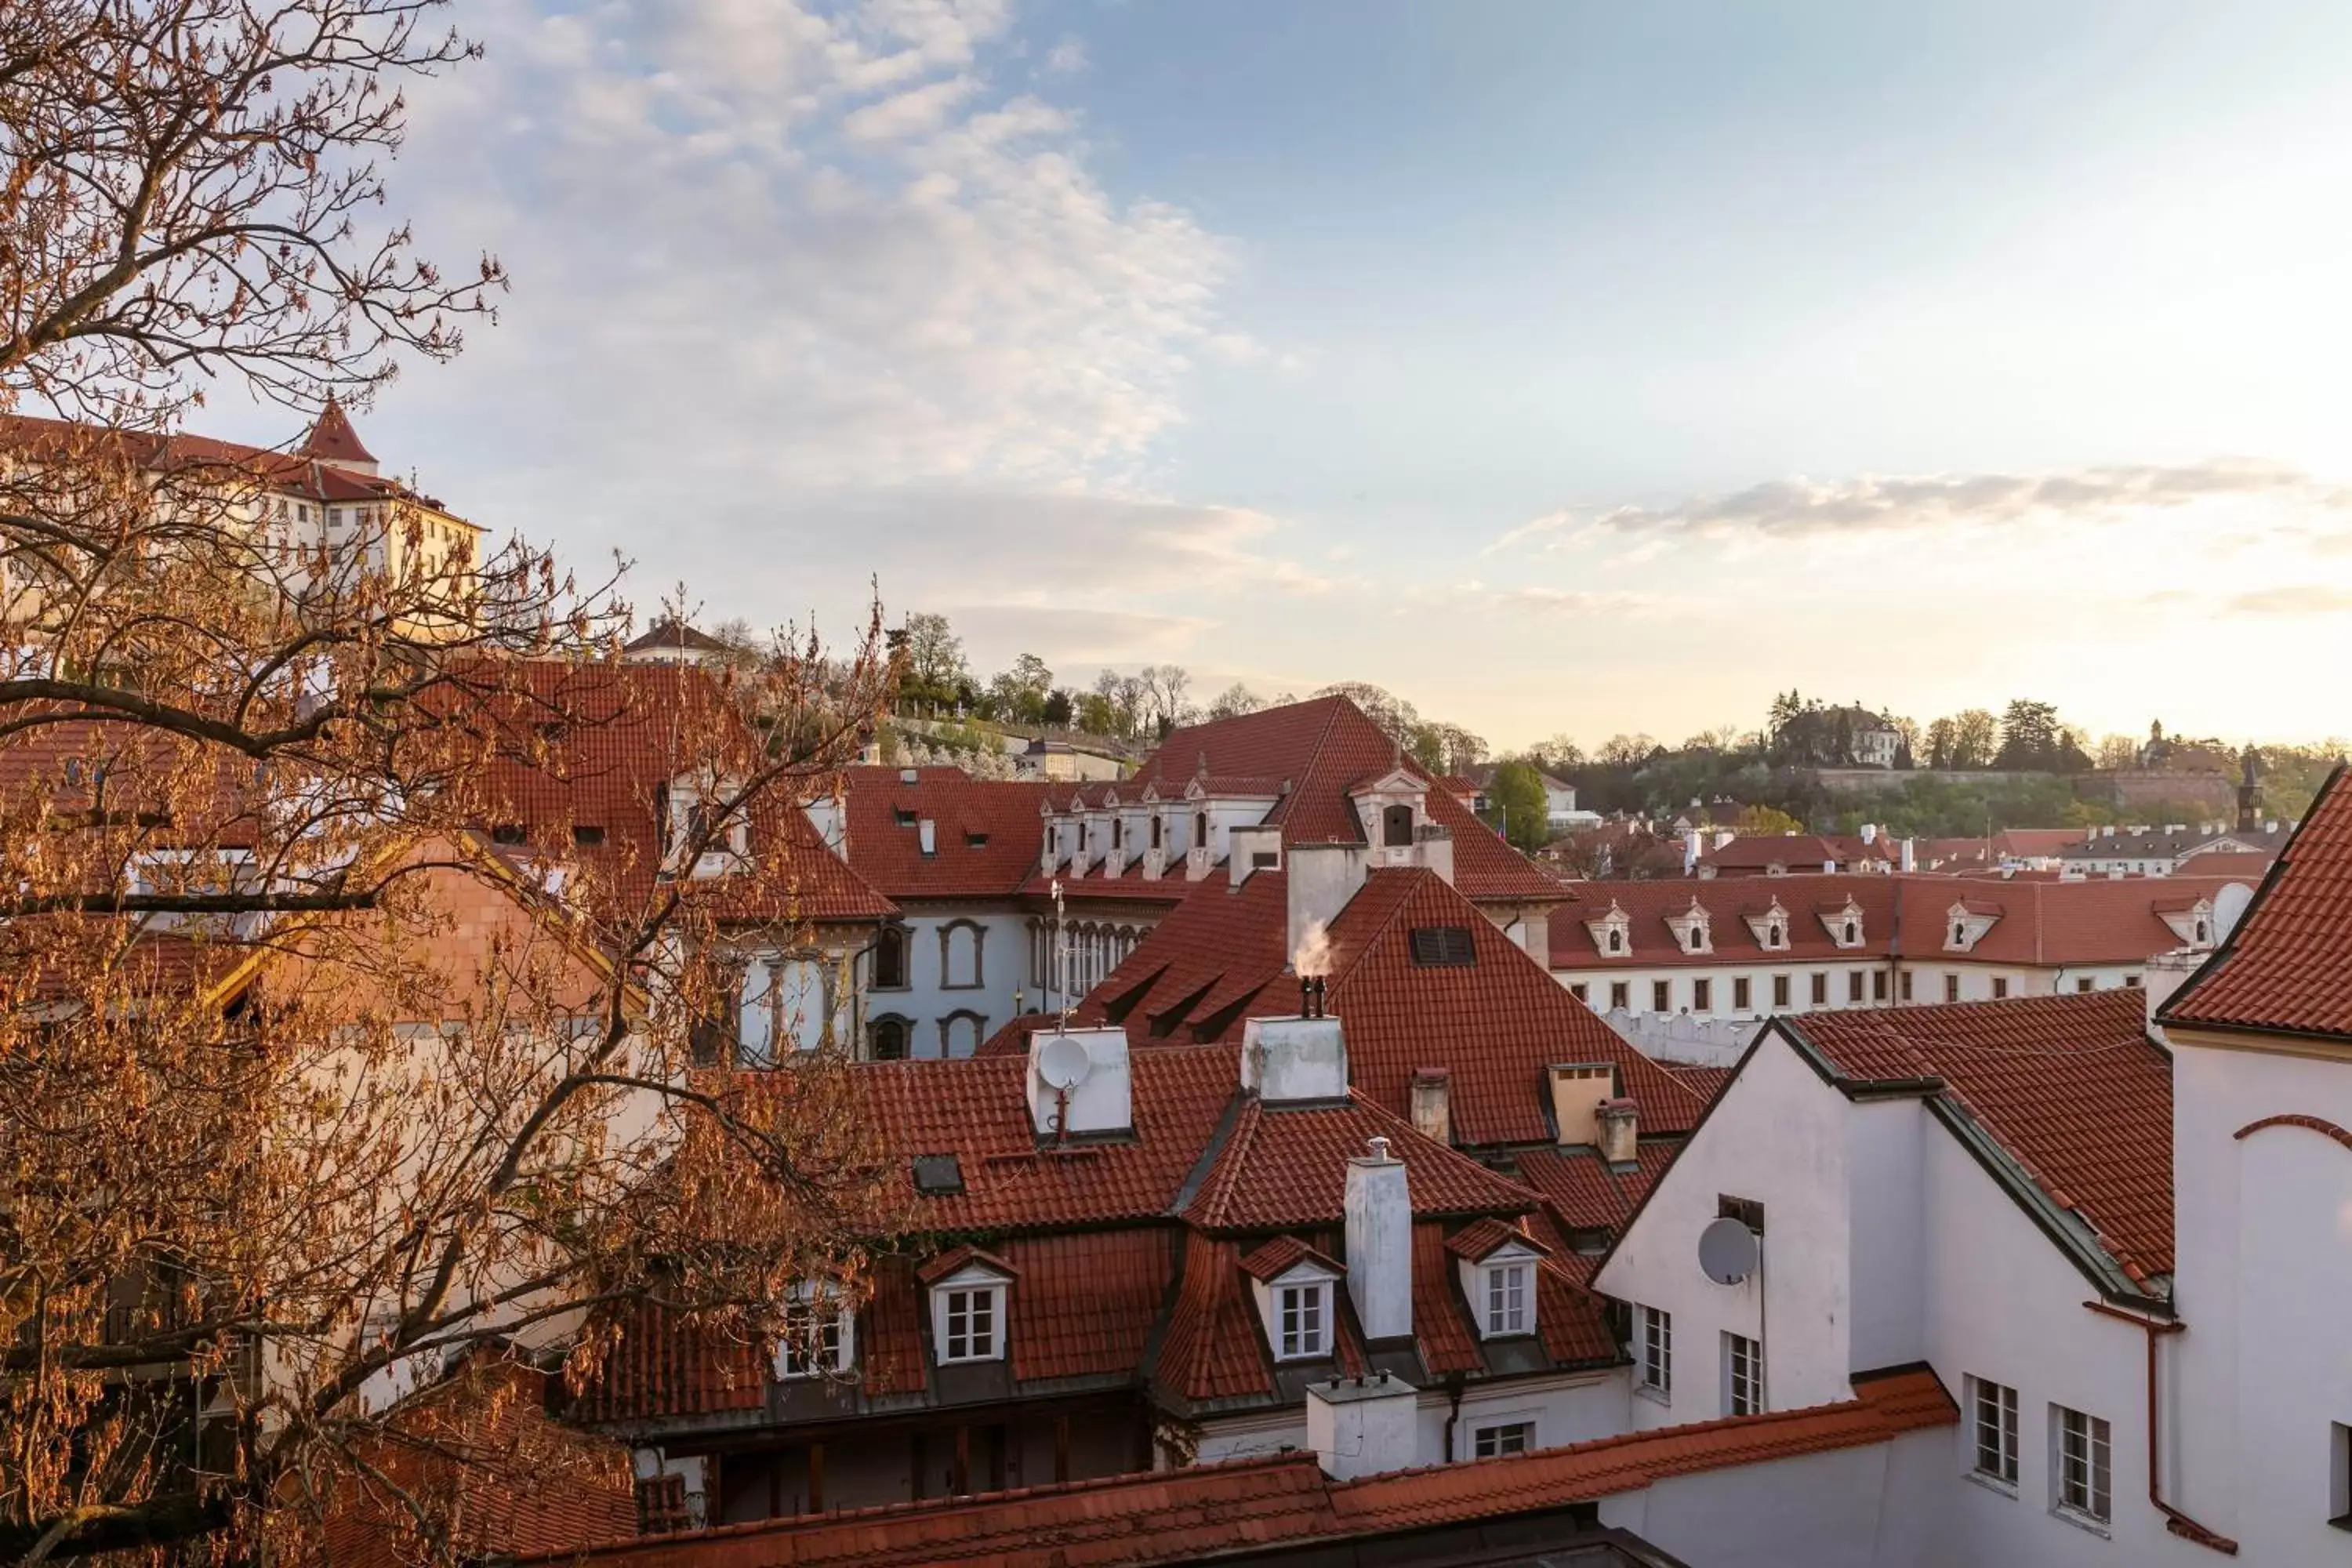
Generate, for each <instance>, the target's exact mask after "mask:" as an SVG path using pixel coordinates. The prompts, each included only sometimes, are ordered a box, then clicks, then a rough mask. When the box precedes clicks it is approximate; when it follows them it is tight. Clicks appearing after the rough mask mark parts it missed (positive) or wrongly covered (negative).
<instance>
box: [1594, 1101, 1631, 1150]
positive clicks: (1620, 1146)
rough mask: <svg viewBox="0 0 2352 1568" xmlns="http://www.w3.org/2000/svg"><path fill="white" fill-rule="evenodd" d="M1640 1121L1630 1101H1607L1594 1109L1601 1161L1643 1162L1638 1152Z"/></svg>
mask: <svg viewBox="0 0 2352 1568" xmlns="http://www.w3.org/2000/svg"><path fill="white" fill-rule="evenodd" d="M1638 1120H1639V1119H1638V1118H1637V1117H1636V1115H1635V1114H1634V1108H1633V1101H1632V1100H1602V1101H1601V1103H1600V1104H1598V1105H1596V1106H1594V1107H1593V1108H1592V1121H1593V1127H1594V1132H1595V1137H1594V1142H1596V1143H1598V1144H1599V1145H1600V1149H1601V1159H1602V1160H1604V1161H1606V1162H1607V1163H1609V1164H1611V1165H1612V1166H1629V1165H1634V1164H1638V1163H1640V1158H1639V1156H1638V1155H1637V1153H1636V1152H1635V1142H1636V1134H1637V1132H1638V1128H1637V1126H1636V1123H1637V1121H1638Z"/></svg>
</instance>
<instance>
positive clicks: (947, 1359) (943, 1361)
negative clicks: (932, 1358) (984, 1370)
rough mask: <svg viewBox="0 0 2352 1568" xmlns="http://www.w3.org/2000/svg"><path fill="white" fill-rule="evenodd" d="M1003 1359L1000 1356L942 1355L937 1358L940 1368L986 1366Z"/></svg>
mask: <svg viewBox="0 0 2352 1568" xmlns="http://www.w3.org/2000/svg"><path fill="white" fill-rule="evenodd" d="M1003 1359H1004V1358H1003V1356H1001V1355H959V1356H944V1355H943V1356H941V1357H940V1358H939V1363H940V1365H941V1366H986V1365H987V1364H988V1363H990V1362H992V1361H1003Z"/></svg>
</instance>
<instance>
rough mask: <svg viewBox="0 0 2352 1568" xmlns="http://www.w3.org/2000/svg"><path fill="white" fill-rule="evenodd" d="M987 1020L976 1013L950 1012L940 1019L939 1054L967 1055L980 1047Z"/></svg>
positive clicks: (949, 1055) (948, 1055) (945, 1055)
mask: <svg viewBox="0 0 2352 1568" xmlns="http://www.w3.org/2000/svg"><path fill="white" fill-rule="evenodd" d="M987 1027H988V1020H987V1019H985V1018H983V1017H982V1016H980V1015H979V1014H977V1013H950V1014H949V1015H948V1016H946V1017H944V1018H941V1019H940V1055H941V1056H943V1057H968V1056H971V1054H972V1053H973V1052H975V1051H977V1050H979V1049H980V1041H981V1037H982V1035H983V1034H984V1033H985V1032H986V1030H987Z"/></svg>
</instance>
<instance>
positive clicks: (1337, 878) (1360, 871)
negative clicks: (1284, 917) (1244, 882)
mask: <svg viewBox="0 0 2352 1568" xmlns="http://www.w3.org/2000/svg"><path fill="white" fill-rule="evenodd" d="M1235 837H1236V841H1238V837H1239V836H1238V835H1236V836H1235ZM1234 858H1235V859H1239V858H1241V854H1240V851H1239V850H1238V849H1237V850H1235V852H1234ZM1283 870H1284V875H1285V878H1286V886H1287V896H1288V900H1289V910H1290V920H1289V930H1288V932H1287V943H1288V946H1287V950H1288V952H1290V954H1291V962H1292V964H1293V966H1294V967H1296V966H1297V961H1298V952H1299V950H1300V949H1301V948H1302V947H1304V946H1306V945H1307V943H1308V940H1309V937H1310V934H1311V933H1312V932H1313V931H1315V930H1316V929H1317V928H1318V927H1325V926H1328V925H1329V924H1330V923H1331V922H1332V921H1335V920H1338V919H1339V911H1340V910H1344V909H1346V908H1347V907H1348V900H1350V899H1352V898H1354V897H1355V896H1356V889H1359V888H1360V887H1362V886H1363V885H1364V875H1365V870H1366V867H1365V861H1364V850H1363V847H1362V846H1360V845H1355V844H1294V845H1292V846H1291V847H1290V848H1289V850H1288V852H1287V859H1286V864H1285V865H1284V868H1283ZM1299 973H1301V974H1304V973H1306V971H1305V970H1300V971H1299Z"/></svg>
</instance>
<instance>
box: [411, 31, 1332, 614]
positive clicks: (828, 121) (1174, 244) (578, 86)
mask: <svg viewBox="0 0 2352 1568" xmlns="http://www.w3.org/2000/svg"><path fill="white" fill-rule="evenodd" d="M554 3H555V0H482V4H481V5H480V6H479V8H478V9H477V10H474V11H471V12H469V15H468V17H467V26H469V27H470V28H472V29H474V30H475V31H476V32H477V33H478V35H479V36H480V37H482V39H483V41H484V42H485V44H486V45H487V47H488V58H487V59H486V61H485V62H484V63H483V64H482V65H481V66H480V67H478V68H467V69H466V70H461V71H457V72H455V73H452V74H451V76H450V77H449V78H447V79H445V80H436V81H435V82H433V83H430V84H427V85H426V86H425V88H424V89H421V90H419V91H418V92H417V93H416V95H415V96H416V99H417V104H416V116H415V119H416V122H415V133H414V135H413V136H412V138H411V141H410V142H409V144H408V145H407V146H406V147H405V148H404V151H403V156H402V164H401V171H400V183H399V186H398V189H399V191H400V193H401V194H402V195H404V196H406V197H408V198H410V199H413V200H422V201H423V202H425V204H426V205H425V210H423V211H421V212H419V213H418V215H417V226H418V229H419V232H420V234H423V235H425V237H427V239H428V241H429V243H430V244H431V245H432V247H433V248H434V250H435V253H436V254H440V255H448V254H451V253H452V241H453V240H454V241H455V242H456V251H455V253H456V254H459V255H462V254H463V253H464V249H465V247H467V246H468V245H470V244H471V243H474V242H477V241H478V243H479V244H480V245H481V246H482V247H484V248H488V249H494V250H496V251H498V252H499V254H500V256H501V258H502V259H504V260H505V261H506V262H507V263H508V264H509V268H511V270H512V272H513V274H514V277H515V280H516V281H515V288H514V292H513V294H512V296H511V297H510V298H509V300H508V301H507V303H506V306H505V308H504V310H503V313H502V320H501V321H500V323H499V325H498V326H497V327H496V328H495V329H487V330H483V331H478V332H476V333H474V334H473V336H472V341H471V342H469V345H468V350H467V354H466V356H465V357H464V359H463V360H462V361H461V362H460V363H459V364H458V365H457V367H455V368H454V369H452V370H451V371H448V372H434V373H432V374H434V375H435V376H436V377H442V378H445V379H443V380H440V381H436V383H435V384H434V390H435V394H436V395H433V396H429V397H426V398H424V399H414V398H412V397H411V396H410V395H408V394H407V393H406V392H405V390H404V392H403V393H401V394H397V395H394V397H392V398H389V399H387V400H386V405H385V410H384V412H385V414H386V415H387V416H389V415H391V414H393V413H394V411H397V412H398V414H399V415H400V417H401V420H402V422H403V425H404V429H400V430H396V431H395V435H396V436H405V437H407V440H408V442H409V443H411V445H410V446H409V447H408V449H409V450H413V451H415V452H417V453H420V454H429V465H428V466H429V472H428V473H427V475H426V476H425V477H426V478H428V479H430V480H431V482H432V483H433V484H434V486H435V488H436V489H439V490H441V491H443V492H444V493H446V494H448V495H449V496H450V497H451V498H452V500H455V501H457V502H458V503H459V504H460V505H461V506H462V507H463V508H464V510H467V512H469V513H470V514H472V515H475V516H477V517H478V518H480V519H481V520H482V521H488V522H490V523H491V524H493V526H495V527H498V528H499V529H501V530H503V529H504V528H506V527H509V526H525V527H528V528H529V529H530V530H531V531H533V532H534V533H535V534H537V535H539V536H541V537H545V536H547V535H549V534H551V533H552V534H555V535H556V536H558V540H559V542H560V543H561V544H562V547H563V548H564V549H565V550H566V552H567V553H569V554H572V555H573V556H574V557H575V558H578V557H590V558H593V555H594V554H595V553H597V552H598V551H599V550H600V549H601V548H604V547H616V548H619V549H621V550H623V551H625V552H627V553H628V554H630V555H632V556H634V557H636V558H638V559H640V560H641V561H643V562H644V563H645V569H646V573H647V574H649V575H651V576H652V577H653V578H655V579H656V581H666V580H667V579H668V578H669V577H672V576H675V575H676V574H677V573H678V572H680V571H689V572H692V573H695V574H698V575H700V576H701V580H702V581H703V582H704V583H705V584H706V585H707V587H708V588H709V593H710V597H711V599H712V611H711V613H713V614H714V615H729V614H737V613H740V614H746V615H750V616H752V617H753V618H754V619H755V620H756V619H761V618H764V616H765V615H766V611H767V608H768V606H767V605H764V604H762V603H761V602H757V601H756V600H755V599H754V595H765V594H767V593H770V592H782V593H788V594H789V595H791V599H790V600H789V601H788V602H792V603H802V604H805V603H806V602H808V601H809V600H810V599H813V598H816V597H819V596H824V597H829V598H833V599H835V600H838V599H839V598H840V597H842V596H844V595H843V593H842V592H841V591H842V590H846V591H847V592H849V593H851V594H854V592H855V590H856V587H857V586H858V585H859V584H862V582H863V578H864V572H863V570H862V568H863V567H864V566H865V565H866V564H867V563H872V564H874V565H876V566H877V567H882V568H886V569H889V568H892V567H893V563H896V562H898V561H901V560H910V561H911V563H912V564H913V565H915V566H919V567H920V568H921V569H922V572H923V580H924V581H925V582H929V581H930V580H932V579H935V578H952V577H956V576H959V575H961V576H962V577H963V578H964V579H965V580H967V581H976V580H979V579H982V578H990V579H993V578H998V577H1002V578H1005V579H1017V580H1018V582H1019V584H1020V585H1023V586H1034V584H1035V583H1036V582H1038V581H1039V580H1040V579H1041V577H1044V578H1051V577H1054V576H1055V575H1056V574H1058V575H1059V576H1060V577H1061V578H1062V579H1064V580H1067V581H1069V582H1071V583H1073V584H1078V583H1084V584H1086V591H1087V592H1090V593H1095V594H1112V593H1118V592H1123V591H1125V589H1126V588H1127V586H1128V583H1127V581H1126V580H1124V579H1122V578H1120V577H1118V575H1116V574H1107V573H1101V572H1097V571H1095V570H1094V569H1092V568H1090V567H1089V564H1088V563H1089V560H1090V558H1091V559H1093V560H1097V561H1101V562H1135V563H1139V565H1140V566H1141V567H1142V568H1143V569H1145V570H1147V571H1153V572H1160V573H1167V574H1181V573H1191V574H1196V575H1197V576H1199V577H1200V578H1201V579H1202V581H1210V582H1217V583H1221V584H1222V583H1233V582H1247V581H1255V580H1258V579H1260V578H1266V579H1272V580H1277V581H1279V582H1281V583H1283V584H1286V585H1287V586H1289V587H1291V588H1294V589H1307V588H1310V587H1312V586H1313V584H1314V578H1313V575H1312V574H1306V573H1303V572H1300V571H1298V570H1297V569H1296V568H1292V567H1289V566H1286V565H1285V564H1283V563H1280V562H1279V561H1277V560H1275V559H1272V558H1270V557H1268V556H1266V555H1265V554H1263V553H1262V552H1261V548H1262V544H1263V541H1264V538H1265V536H1266V535H1268V533H1269V531H1270V530H1271V529H1272V526H1273V525H1272V523H1271V521H1270V520H1267V519H1264V518H1261V517H1258V516H1256V515H1255V514H1250V513H1243V512H1232V511H1226V510H1222V509H1217V508H1196V509H1189V510H1186V509H1173V510H1170V509H1163V508H1161V507H1160V506H1159V505H1157V503H1154V502H1152V501H1150V500H1149V499H1148V498H1149V497H1150V496H1151V495H1152V494H1153V493H1154V492H1155V490H1156V489H1157V488H1158V487H1157V486H1156V485H1155V483H1154V479H1155V477H1156V476H1157V474H1158V472H1159V468H1158V466H1159V465H1160V463H1162V462H1163V461H1164V458H1163V455H1162V444H1163V442H1164V440H1165V438H1166V437H1167V436H1168V434H1169V433H1170V432H1171V431H1172V430H1173V429H1175V428H1176V427H1177V426H1179V425H1180V424H1181V422H1182V420H1183V417H1184V410H1185V384H1186V379H1187V377H1188V375H1189V374H1190V372H1191V369H1192V366H1193V365H1194V364H1195V363H1198V362H1200V361H1201V360H1202V359H1208V358H1213V359H1217V360H1234V361H1240V360H1246V359H1248V358H1250V357H1251V356H1252V355H1253V353H1255V350H1254V346H1253V345H1252V344H1251V343H1250V340H1249V339H1248V337H1247V336H1246V335H1245V334H1244V333H1241V332H1238V331H1235V330H1234V328H1233V327H1232V326H1231V325H1230V324H1228V323H1226V322H1225V321H1223V320H1222V319H1221V317H1220V314H1219V311H1218V303H1217V302H1218V299H1219V295H1220V291H1221V289H1222V288H1223V284H1224V282H1225V280H1226V279H1227V278H1228V277H1229V276H1230V274H1231V271H1232V268H1233V267H1234V250H1233V247H1232V246H1231V245H1230V243H1229V242H1228V241H1227V240H1225V239H1224V238H1223V237H1220V236H1218V235H1215V234H1213V233H1211V232H1210V231H1208V230H1207V229H1206V228H1204V227H1203V226H1202V225H1201V224H1200V223H1199V222H1198V221H1196V220H1195V219H1194V218H1193V216H1192V215H1191V214H1189V213H1188V212H1186V211H1184V210H1183V209H1181V208H1180V207H1177V206H1174V205H1169V204H1167V203H1163V202H1155V201H1151V200H1149V199H1134V200H1130V199H1125V198H1121V197H1116V196H1114V195H1112V194H1111V193H1110V192H1108V190H1106V189H1105V188H1104V186H1103V185H1102V184H1101V183H1100V182H1099V181H1098V180H1097V179H1096V178H1095V176H1094V174H1092V173H1091V171H1090V168H1089V149H1088V147H1087V141H1086V134H1085V127H1084V125H1083V123H1082V121H1080V119H1079V118H1078V117H1077V116H1076V115H1075V114H1074V113H1072V112H1071V111H1070V110H1068V109H1066V108H1065V107H1064V106H1061V105H1058V104H1055V103H1054V102H1051V101H1048V100H1046V99H1045V98H1043V97H1040V96H1037V95H1036V93H1035V92H1034V91H1030V90H1007V89H1005V88H1004V87H1003V86H1002V85H1001V79H1003V78H1004V77H1006V76H1007V75H1009V74H1010V73H1011V71H1013V69H1015V68H1017V67H1018V62H1019V61H1020V60H1021V59H1022V58H1024V45H1022V43H1021V41H1020V40H1019V39H1018V38H1016V37H1015V36H1014V26H1013V16H1012V14H1011V12H1010V10H1009V9H1008V7H1007V5H1005V4H1004V3H1003V0H853V3H846V4H841V5H820V4H816V3H814V0H679V3H677V4H675V5H663V6H601V7H588V8H583V9H563V10H560V11H559V10H556V9H554ZM542 5H544V6H545V7H546V8H545V9H541V6H542ZM460 389H461V393H462V395H451V394H452V393H453V392H454V391H458V390H460ZM493 433H494V434H493ZM1088 498H1092V500H1093V501H1094V503H1095V504H1096V510H1094V511H1092V512H1088V510H1087V505H1086V504H1084V503H1085V502H1086V501H1087V499H1088ZM1138 498H1145V499H1138ZM1112 515H1115V516H1116V517H1117V518H1118V521H1117V523H1116V524H1113V523H1110V522H1108V521H1105V520H1106V519H1107V518H1108V517H1110V516H1112ZM1081 516H1087V517H1090V518H1091V519H1092V521H1091V523H1090V524H1088V525H1087V526H1093V527H1098V528H1112V527H1115V528H1117V529H1118V530H1119V531H1118V532H1116V533H1096V534H1093V535H1091V536H1089V535H1087V534H1085V533H1084V532H1083V531H1082V528H1081V525H1080V524H1078V523H1077V522H1076V521H1066V520H1072V519H1076V518H1079V517H1081ZM1041 527H1042V528H1045V529H1046V530H1047V531H1048V532H1049V534H1050V535H1051V537H1050V538H1047V539H1041V538H1038V537H1036V536H1034V535H1031V534H1028V533H1024V530H1027V529H1036V528H1041ZM860 528H863V529H865V530H866V531H864V532H862V533H847V532H844V531H845V530H856V529H860ZM886 529H887V531H885V530H886ZM1047 550H1051V551H1053V552H1055V554H1053V555H1052V556H1051V557H1048V556H1047V555H1046V554H1045V552H1046V551H1047ZM999 561H1002V562H1003V563H1005V564H1004V565H1003V566H999V565H997V564H996V563H997V562H999ZM819 563H824V564H825V565H826V566H827V569H828V571H830V572H831V575H830V576H828V577H826V578H825V579H824V580H823V581H819V580H817V579H816V578H814V576H813V574H812V568H813V567H814V566H815V565H817V564H819ZM836 567H837V569H836ZM713 574H715V575H713ZM778 584H781V587H776V586H772V585H778ZM820 589H824V590H826V592H825V593H824V595H820V593H819V590H820Z"/></svg>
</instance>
